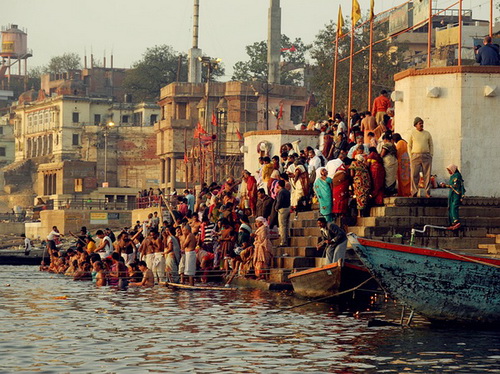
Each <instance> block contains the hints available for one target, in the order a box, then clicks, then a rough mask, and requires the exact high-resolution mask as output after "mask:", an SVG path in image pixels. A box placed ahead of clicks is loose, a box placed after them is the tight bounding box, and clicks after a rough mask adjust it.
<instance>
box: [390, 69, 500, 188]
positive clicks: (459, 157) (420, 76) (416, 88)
mask: <svg viewBox="0 0 500 374" xmlns="http://www.w3.org/2000/svg"><path fill="white" fill-rule="evenodd" d="M462 68H468V69H460V68H458V67H455V68H432V69H424V70H421V71H417V74H411V73H410V74H408V73H406V72H403V73H401V75H399V77H398V75H396V77H395V78H396V87H395V91H394V93H393V99H396V101H395V113H396V118H395V122H396V132H399V133H400V134H401V135H402V136H403V138H404V139H406V140H408V138H409V135H410V132H411V131H412V130H413V128H414V127H413V119H414V118H415V117H416V116H419V117H421V118H422V119H423V120H424V129H425V130H427V131H429V132H430V133H431V134H432V137H433V141H434V149H435V151H434V159H433V165H432V173H433V174H436V175H437V176H438V180H447V179H448V178H449V175H448V174H447V172H446V166H448V165H449V164H451V163H453V164H456V165H457V166H458V167H459V169H460V170H461V172H462V174H463V176H464V179H465V182H466V188H467V194H468V195H469V196H484V197H493V196H498V195H500V164H498V163H495V162H493V161H488V158H487V157H488V155H490V154H495V152H496V149H497V147H498V144H499V142H500V131H499V125H500V124H499V122H498V118H500V117H499V116H500V68H499V69H498V71H497V72H495V71H494V69H489V68H488V69H484V67H462ZM473 68H480V69H476V70H477V71H474V69H473ZM490 70H491V73H490V72H489V71H490ZM488 86H489V87H491V88H494V89H495V91H494V93H493V94H491V95H490V97H487V96H485V90H488V88H487V87H488ZM433 96H437V97H433Z"/></svg>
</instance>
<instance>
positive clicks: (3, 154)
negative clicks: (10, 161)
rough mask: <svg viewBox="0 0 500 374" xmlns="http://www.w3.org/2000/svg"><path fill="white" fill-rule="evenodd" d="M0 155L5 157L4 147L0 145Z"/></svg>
mask: <svg viewBox="0 0 500 374" xmlns="http://www.w3.org/2000/svg"><path fill="white" fill-rule="evenodd" d="M0 156H1V157H5V147H0Z"/></svg>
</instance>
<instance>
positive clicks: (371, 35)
mask: <svg viewBox="0 0 500 374" xmlns="http://www.w3.org/2000/svg"><path fill="white" fill-rule="evenodd" d="M372 66H373V15H370V52H369V58H368V110H370V105H371V103H372V84H373V83H372V80H373V72H372Z"/></svg>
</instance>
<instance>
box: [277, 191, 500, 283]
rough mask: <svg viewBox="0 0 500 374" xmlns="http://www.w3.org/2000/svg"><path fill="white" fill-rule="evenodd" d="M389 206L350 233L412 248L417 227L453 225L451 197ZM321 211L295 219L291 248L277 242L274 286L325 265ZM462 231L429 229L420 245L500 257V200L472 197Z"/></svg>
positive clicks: (388, 202) (395, 201)
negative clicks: (320, 248) (318, 247)
mask: <svg viewBox="0 0 500 374" xmlns="http://www.w3.org/2000/svg"><path fill="white" fill-rule="evenodd" d="M384 203H385V206H382V207H373V208H371V210H370V217H362V218H358V220H357V223H356V225H355V226H350V227H349V229H348V231H350V232H353V233H355V234H356V235H358V236H362V237H366V238H371V239H375V240H382V241H385V242H390V243H398V244H409V241H410V236H411V230H412V228H416V229H422V228H423V226H424V225H426V224H427V225H435V226H444V227H447V226H448V208H447V199H446V198H438V197H434V198H430V199H427V198H402V197H391V198H386V199H385V200H384ZM318 217H319V212H318V211H317V210H313V211H310V212H300V213H299V215H298V219H297V220H293V215H292V217H291V221H290V227H291V230H290V231H291V232H290V234H291V237H290V246H288V247H277V244H278V241H277V240H274V241H273V244H275V245H276V247H275V248H274V254H275V258H274V259H273V266H272V267H273V268H272V269H271V271H270V277H269V280H270V281H271V282H276V283H280V282H287V281H288V275H289V274H290V273H291V272H292V271H293V270H294V269H298V270H299V269H300V270H302V269H306V268H310V267H315V266H321V265H324V264H325V261H324V259H323V258H321V257H320V255H321V254H322V253H318V252H317V251H316V243H317V242H318V237H319V235H320V230H319V228H318V227H317V226H316V225H317V224H316V220H317V218H318ZM460 217H461V222H462V227H461V228H460V229H459V230H455V231H450V230H440V229H430V230H428V231H427V232H426V233H424V234H420V233H417V234H416V236H415V245H416V246H423V247H430V248H444V249H449V250H453V251H457V252H460V253H465V254H478V255H496V254H500V199H494V198H491V199H487V198H467V199H466V200H465V201H464V205H463V206H462V207H461V208H460Z"/></svg>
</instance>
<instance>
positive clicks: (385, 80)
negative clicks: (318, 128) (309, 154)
mask: <svg viewBox="0 0 500 374" xmlns="http://www.w3.org/2000/svg"><path fill="white" fill-rule="evenodd" d="M336 29H337V27H336V24H335V23H334V22H333V21H331V22H330V23H329V24H327V25H326V26H325V27H324V28H323V29H322V30H321V31H320V32H319V33H318V35H317V36H316V39H315V41H314V43H313V47H312V49H311V52H310V53H311V57H312V59H313V61H314V65H313V74H312V78H311V90H312V91H313V92H314V94H315V96H316V99H317V101H318V104H319V105H318V110H319V111H321V109H322V111H323V113H324V115H326V114H327V113H328V111H330V110H331V107H332V90H333V85H332V82H333V61H334V53H335V38H336ZM387 29H388V23H387V22H382V23H377V24H376V25H375V27H374V41H377V40H382V39H383V38H385V37H386V35H387ZM368 46H369V29H368V26H367V27H366V28H362V29H360V30H359V29H358V31H357V32H356V33H355V40H354V50H355V51H359V50H361V49H362V48H366V49H365V50H364V51H362V52H360V53H358V54H356V55H355V56H354V59H353V88H352V90H353V100H352V107H353V108H356V109H358V110H367V109H368V108H370V106H371V103H368V67H369V62H368V61H369V52H368ZM406 50H407V46H406V45H404V44H401V43H397V42H395V41H394V40H392V41H391V40H387V41H383V42H380V43H377V44H375V45H374V46H373V63H372V79H373V81H372V98H375V96H377V93H378V92H379V91H380V90H382V89H386V90H392V89H393V87H394V78H393V77H394V74H396V73H397V72H399V71H401V70H403V69H405V68H406V63H405V61H404V53H405V51H406ZM349 52H350V36H349V35H347V36H345V37H343V38H341V39H340V40H339V45H338V59H339V60H342V59H344V58H346V57H348V56H349ZM348 86H349V59H345V60H344V61H342V62H339V63H338V65H337V94H336V111H337V112H344V113H345V112H346V111H347V101H348V89H349V87H348ZM316 114H317V112H316Z"/></svg>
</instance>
